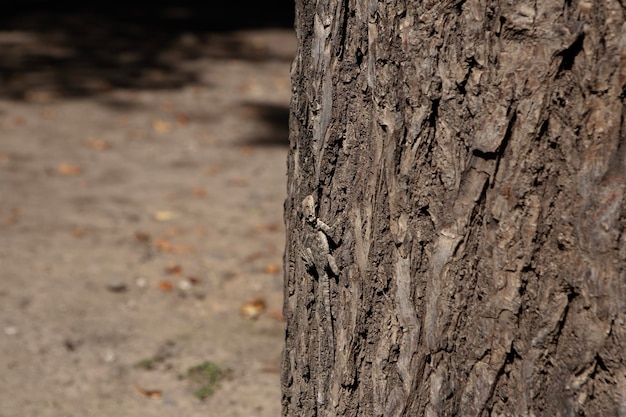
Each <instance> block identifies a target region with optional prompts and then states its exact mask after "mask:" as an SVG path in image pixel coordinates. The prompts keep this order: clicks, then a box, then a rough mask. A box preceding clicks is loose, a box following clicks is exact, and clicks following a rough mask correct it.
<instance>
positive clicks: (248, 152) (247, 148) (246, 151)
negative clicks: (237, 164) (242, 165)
mask: <svg viewBox="0 0 626 417" xmlns="http://www.w3.org/2000/svg"><path fill="white" fill-rule="evenodd" d="M239 150H240V151H241V153H242V154H244V155H251V154H253V153H254V148H253V147H252V146H242V147H241V148H239Z"/></svg>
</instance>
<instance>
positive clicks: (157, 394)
mask: <svg viewBox="0 0 626 417" xmlns="http://www.w3.org/2000/svg"><path fill="white" fill-rule="evenodd" d="M134 385H135V389H136V390H137V392H138V393H139V395H141V396H142V397H146V398H151V399H153V400H158V399H159V398H161V397H162V396H163V391H161V390H158V389H144V388H142V387H141V386H140V385H139V384H137V383H135V384H134Z"/></svg>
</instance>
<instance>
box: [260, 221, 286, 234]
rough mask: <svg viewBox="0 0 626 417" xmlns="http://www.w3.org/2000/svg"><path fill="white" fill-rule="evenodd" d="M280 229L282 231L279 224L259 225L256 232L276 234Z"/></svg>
mask: <svg viewBox="0 0 626 417" xmlns="http://www.w3.org/2000/svg"><path fill="white" fill-rule="evenodd" d="M278 229H280V225H279V224H278V223H270V224H259V225H257V226H256V227H255V228H254V230H255V231H257V232H259V233H261V232H276V231H277V230H278Z"/></svg>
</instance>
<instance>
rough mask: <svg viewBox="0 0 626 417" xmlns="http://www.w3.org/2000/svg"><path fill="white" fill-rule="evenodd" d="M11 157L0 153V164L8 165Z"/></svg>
mask: <svg viewBox="0 0 626 417" xmlns="http://www.w3.org/2000/svg"><path fill="white" fill-rule="evenodd" d="M11 159H12V158H11V155H10V154H8V153H0V164H8V163H9V162H11Z"/></svg>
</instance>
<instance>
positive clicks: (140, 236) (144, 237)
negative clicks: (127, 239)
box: [135, 230, 150, 242]
mask: <svg viewBox="0 0 626 417" xmlns="http://www.w3.org/2000/svg"><path fill="white" fill-rule="evenodd" d="M135 240H136V241H137V242H149V241H150V235H149V234H148V233H146V232H142V231H141V230H138V231H136V232H135Z"/></svg>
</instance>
